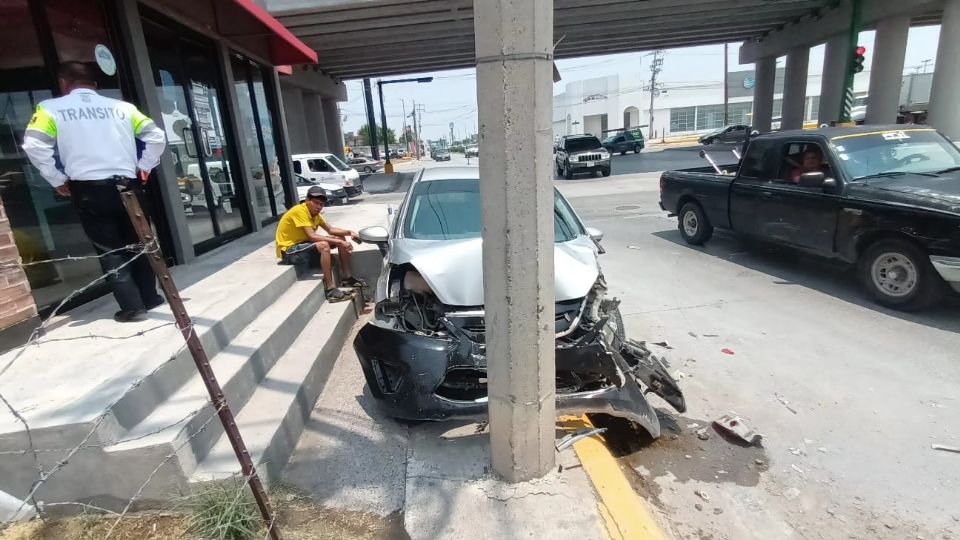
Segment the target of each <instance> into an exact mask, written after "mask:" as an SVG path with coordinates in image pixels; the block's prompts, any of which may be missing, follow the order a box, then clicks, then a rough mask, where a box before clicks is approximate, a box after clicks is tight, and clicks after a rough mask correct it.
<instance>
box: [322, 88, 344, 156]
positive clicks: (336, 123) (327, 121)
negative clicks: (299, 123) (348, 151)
mask: <svg viewBox="0 0 960 540" xmlns="http://www.w3.org/2000/svg"><path fill="white" fill-rule="evenodd" d="M322 101H323V123H324V128H325V129H326V131H327V147H328V148H329V150H328V152H330V153H331V154H333V155H335V156H339V157H341V158H342V157H343V130H342V129H341V128H340V107H338V106H337V100H335V99H332V98H325V99H323V100H322Z"/></svg>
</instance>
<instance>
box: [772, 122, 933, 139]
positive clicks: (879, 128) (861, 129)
mask: <svg viewBox="0 0 960 540" xmlns="http://www.w3.org/2000/svg"><path fill="white" fill-rule="evenodd" d="M918 129H919V130H923V131H936V130H935V129H934V128H932V127H930V126H924V125H914V124H886V125H883V124H879V125H878V124H874V125H861V126H851V127H825V128H817V129H790V130H787V131H776V132H773V133H765V134H764V135H763V137H783V136H787V137H795V136H797V135H820V136H823V137H826V138H828V139H833V138H834V137H840V136H843V135H863V134H867V133H879V132H884V131H902V130H918Z"/></svg>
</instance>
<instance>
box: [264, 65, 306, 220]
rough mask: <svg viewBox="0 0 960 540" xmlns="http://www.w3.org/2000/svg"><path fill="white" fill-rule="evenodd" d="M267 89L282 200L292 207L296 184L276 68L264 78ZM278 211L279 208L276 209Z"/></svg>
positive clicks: (297, 198) (295, 194)
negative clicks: (282, 185) (270, 104)
mask: <svg viewBox="0 0 960 540" xmlns="http://www.w3.org/2000/svg"><path fill="white" fill-rule="evenodd" d="M264 87H265V89H266V91H267V102H268V103H273V106H274V107H275V108H276V111H275V114H274V115H273V117H274V122H275V124H274V126H273V129H274V133H275V135H276V137H275V139H274V142H275V143H276V145H277V158H278V159H279V160H280V163H279V165H280V176H281V177H282V178H283V182H284V188H283V193H284V200H285V202H286V206H287V208H290V207H293V206H294V205H296V204H297V203H298V202H300V201H299V197H297V185H296V181H295V178H294V172H293V161H292V160H291V159H290V154H291V153H290V136H289V133H288V131H287V115H286V114H285V112H284V111H285V110H286V109H285V108H284V105H283V92H282V91H281V90H280V76H279V75H278V74H277V70H276V69H272V70H270V76H269V77H268V78H267V79H266V80H264ZM277 210H278V211H279V208H278V209H277Z"/></svg>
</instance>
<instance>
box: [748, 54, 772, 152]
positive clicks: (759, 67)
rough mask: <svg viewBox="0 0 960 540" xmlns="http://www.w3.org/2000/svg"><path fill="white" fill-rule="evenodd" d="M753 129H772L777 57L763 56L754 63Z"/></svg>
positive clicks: (762, 131) (764, 131) (760, 130)
mask: <svg viewBox="0 0 960 540" xmlns="http://www.w3.org/2000/svg"><path fill="white" fill-rule="evenodd" d="M754 66H755V68H754V73H753V79H754V85H753V129H755V130H757V131H759V132H760V133H768V132H769V131H770V121H771V119H772V118H773V89H774V87H775V86H776V82H777V59H776V58H775V57H773V56H770V57H767V58H761V59H759V60H757V62H756V63H755V64H754Z"/></svg>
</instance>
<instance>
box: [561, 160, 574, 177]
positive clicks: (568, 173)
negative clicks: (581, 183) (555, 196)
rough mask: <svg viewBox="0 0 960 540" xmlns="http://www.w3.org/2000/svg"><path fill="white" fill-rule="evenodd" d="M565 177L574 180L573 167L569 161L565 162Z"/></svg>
mask: <svg viewBox="0 0 960 540" xmlns="http://www.w3.org/2000/svg"><path fill="white" fill-rule="evenodd" d="M563 177H564V178H565V179H567V180H573V169H571V168H570V164H569V163H564V164H563Z"/></svg>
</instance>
